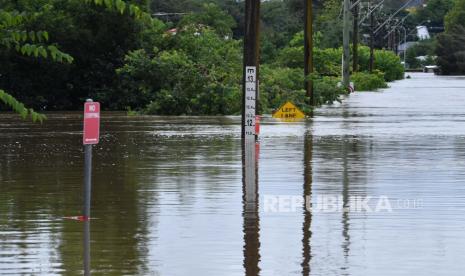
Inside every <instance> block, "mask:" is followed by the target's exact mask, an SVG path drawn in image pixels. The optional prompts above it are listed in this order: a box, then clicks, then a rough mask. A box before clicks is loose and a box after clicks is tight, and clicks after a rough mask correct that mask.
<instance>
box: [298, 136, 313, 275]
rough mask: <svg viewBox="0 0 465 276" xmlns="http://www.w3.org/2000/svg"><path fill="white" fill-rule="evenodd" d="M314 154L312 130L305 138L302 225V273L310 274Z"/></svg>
mask: <svg viewBox="0 0 465 276" xmlns="http://www.w3.org/2000/svg"><path fill="white" fill-rule="evenodd" d="M312 155H313V135H312V133H311V132H310V131H308V132H307V133H306V134H305V138H304V186H303V196H304V199H305V200H304V208H303V212H304V223H303V227H302V231H303V238H302V248H303V249H302V254H303V258H302V264H301V265H302V275H303V276H308V275H310V271H311V270H310V260H311V258H312V248H311V243H310V241H311V237H312V230H311V225H312V213H311V212H310V210H309V207H311V205H310V204H311V196H312V177H313V171H312Z"/></svg>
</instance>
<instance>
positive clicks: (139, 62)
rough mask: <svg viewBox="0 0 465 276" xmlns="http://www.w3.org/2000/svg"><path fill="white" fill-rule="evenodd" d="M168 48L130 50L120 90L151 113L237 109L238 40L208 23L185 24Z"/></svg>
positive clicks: (238, 76) (206, 111) (215, 111)
mask: <svg viewBox="0 0 465 276" xmlns="http://www.w3.org/2000/svg"><path fill="white" fill-rule="evenodd" d="M169 39H170V40H171V41H170V44H171V49H170V50H165V51H160V50H158V49H155V50H154V52H153V53H151V54H147V53H146V51H145V50H137V51H133V52H130V53H129V54H128V55H127V56H126V59H125V61H126V62H125V65H124V66H123V67H122V68H120V69H118V70H117V72H118V74H119V76H120V79H121V83H122V85H121V88H122V89H121V90H123V93H125V94H127V95H129V97H128V98H129V99H131V98H133V99H134V101H133V102H130V103H128V106H131V105H134V107H137V106H141V105H142V106H144V105H147V107H146V109H145V112H146V113H149V114H167V115H181V114H185V115H206V114H211V115H217V114H237V113H239V112H240V102H241V100H240V99H241V93H240V91H241V86H240V83H241V79H242V77H241V73H240V72H241V71H242V67H241V64H240V60H241V53H240V50H239V49H240V47H239V42H238V41H235V40H225V39H224V38H222V37H220V36H219V35H218V34H216V33H215V32H214V31H212V30H210V29H209V28H202V29H201V30H199V29H198V28H197V27H196V28H186V29H185V30H183V31H181V32H179V33H178V34H177V35H176V36H173V37H172V38H169Z"/></svg>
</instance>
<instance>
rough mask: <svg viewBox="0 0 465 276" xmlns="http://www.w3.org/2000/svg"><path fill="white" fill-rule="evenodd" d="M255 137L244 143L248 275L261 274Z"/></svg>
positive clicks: (246, 139) (245, 261) (245, 259)
mask: <svg viewBox="0 0 465 276" xmlns="http://www.w3.org/2000/svg"><path fill="white" fill-rule="evenodd" d="M259 146H260V145H259V144H258V142H255V138H253V137H252V138H251V139H250V138H247V137H246V138H245V139H244V142H243V143H242V162H243V163H242V164H243V167H242V172H243V198H242V203H243V209H242V210H243V211H242V214H243V218H244V222H243V232H244V269H245V275H246V276H256V275H259V274H260V267H259V263H260V214H259V210H258V205H259V201H258V175H257V174H258V154H259Z"/></svg>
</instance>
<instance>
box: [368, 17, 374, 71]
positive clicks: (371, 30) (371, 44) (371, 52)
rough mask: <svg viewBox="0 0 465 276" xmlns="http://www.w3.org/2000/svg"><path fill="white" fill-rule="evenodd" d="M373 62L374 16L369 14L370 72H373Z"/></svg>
mask: <svg viewBox="0 0 465 276" xmlns="http://www.w3.org/2000/svg"><path fill="white" fill-rule="evenodd" d="M374 62H375V16H374V14H373V12H372V13H371V14H370V66H369V68H370V73H373V67H374Z"/></svg>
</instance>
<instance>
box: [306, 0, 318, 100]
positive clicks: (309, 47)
mask: <svg viewBox="0 0 465 276" xmlns="http://www.w3.org/2000/svg"><path fill="white" fill-rule="evenodd" d="M304 10H305V11H304V17H305V28H304V43H305V45H304V61H305V65H304V74H305V78H306V79H305V91H307V97H308V98H309V105H310V106H315V105H316V99H315V97H314V95H313V81H312V79H311V78H310V77H309V75H311V74H312V73H313V1H312V0H305V5H304Z"/></svg>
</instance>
